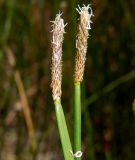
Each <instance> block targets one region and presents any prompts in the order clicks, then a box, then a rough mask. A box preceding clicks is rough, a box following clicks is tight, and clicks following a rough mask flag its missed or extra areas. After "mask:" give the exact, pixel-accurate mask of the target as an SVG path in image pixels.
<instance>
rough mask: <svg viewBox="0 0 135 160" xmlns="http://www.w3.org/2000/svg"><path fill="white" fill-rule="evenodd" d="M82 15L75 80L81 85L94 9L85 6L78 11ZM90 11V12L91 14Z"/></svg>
mask: <svg viewBox="0 0 135 160" xmlns="http://www.w3.org/2000/svg"><path fill="white" fill-rule="evenodd" d="M76 10H77V11H78V13H79V14H80V17H79V24H78V33H77V40H76V49H77V51H76V57H75V73H74V79H75V82H76V83H79V82H81V81H82V80H83V74H84V68H85V60H86V52H87V40H88V37H89V29H91V26H90V24H91V23H92V21H91V17H92V16H93V13H92V9H91V7H90V5H88V6H85V5H84V6H83V7H82V8H80V6H78V9H76ZM89 10H90V12H89Z"/></svg>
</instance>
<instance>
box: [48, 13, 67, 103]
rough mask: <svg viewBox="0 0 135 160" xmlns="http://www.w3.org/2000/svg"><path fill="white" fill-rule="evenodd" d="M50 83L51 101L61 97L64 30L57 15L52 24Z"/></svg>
mask: <svg viewBox="0 0 135 160" xmlns="http://www.w3.org/2000/svg"><path fill="white" fill-rule="evenodd" d="M52 23H53V25H52V27H53V30H52V81H51V88H52V94H53V100H56V99H58V98H60V97H61V80H62V43H63V39H64V37H63V34H64V33H65V30H64V27H65V25H64V20H63V19H62V18H61V14H60V13H59V14H57V15H56V18H55V21H53V22H52Z"/></svg>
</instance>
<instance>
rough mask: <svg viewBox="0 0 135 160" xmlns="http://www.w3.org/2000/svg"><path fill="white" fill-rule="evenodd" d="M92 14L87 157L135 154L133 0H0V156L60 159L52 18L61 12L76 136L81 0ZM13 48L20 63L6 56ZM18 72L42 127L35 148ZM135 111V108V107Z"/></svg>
mask: <svg viewBox="0 0 135 160" xmlns="http://www.w3.org/2000/svg"><path fill="white" fill-rule="evenodd" d="M83 3H84V4H89V3H91V4H92V8H93V13H94V15H95V16H94V17H93V18H92V21H93V24H92V29H91V30H90V37H89V42H88V44H89V45H88V52H87V61H86V68H85V76H84V81H83V84H82V151H83V159H88V160H99V159H100V160H135V151H134V150H135V119H134V118H135V117H134V112H135V107H133V106H132V102H133V99H134V98H135V19H134V17H135V1H133V0H128V1H123V0H110V1H108V0H91V1H88V0H78V1H75V0H0V160H34V159H35V160H62V159H63V153H62V151H61V144H60V140H59V134H58V130H57V124H56V117H55V110H54V105H53V101H52V95H51V89H50V83H51V82H50V81H51V32H50V31H51V29H52V28H51V23H50V21H51V20H54V18H55V15H56V13H58V11H59V10H61V11H62V12H63V18H64V20H65V22H68V25H67V26H66V28H65V30H66V34H65V38H64V44H63V82H62V83H63V84H62V103H63V108H64V112H65V114H66V119H67V123H68V128H69V130H70V135H71V140H72V137H73V132H72V131H73V94H74V91H73V68H74V55H75V38H76V33H77V22H78V21H77V19H78V14H77V12H76V7H77V4H79V5H80V6H82V4H83ZM5 48H9V49H10V50H11V51H12V52H13V54H14V55H15V59H16V66H15V67H11V66H10V65H9V59H8V57H7V56H6V55H5V54H6V53H5ZM15 69H17V70H19V72H20V74H21V78H22V81H23V84H24V88H25V92H26V94H27V98H28V102H29V105H30V109H31V113H32V119H33V124H34V128H35V132H36V140H37V149H36V151H35V152H34V153H33V152H32V151H31V144H30V140H29V136H28V130H27V127H26V123H25V120H24V115H23V112H22V107H21V106H22V104H21V101H20V96H19V92H18V88H17V86H16V82H15V79H14V72H15ZM133 111H134V112H133Z"/></svg>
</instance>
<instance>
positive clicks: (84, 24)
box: [51, 5, 93, 160]
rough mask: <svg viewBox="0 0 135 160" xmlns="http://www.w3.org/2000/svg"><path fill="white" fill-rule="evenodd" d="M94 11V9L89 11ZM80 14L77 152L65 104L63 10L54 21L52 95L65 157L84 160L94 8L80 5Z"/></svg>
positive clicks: (75, 134) (67, 159)
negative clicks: (84, 97) (84, 86)
mask: <svg viewBox="0 0 135 160" xmlns="http://www.w3.org/2000/svg"><path fill="white" fill-rule="evenodd" d="M89 10H90V12H89ZM77 11H78V13H79V14H80V18H79V24H78V33H77V40H76V57H75V69H74V71H75V73H74V90H75V95H74V98H75V99H74V101H75V104H74V153H73V151H72V147H71V142H70V137H69V133H68V129H67V125H66V120H65V116H64V112H63V108H62V105H61V93H62V91H61V83H62V44H63V39H64V33H65V29H64V28H65V24H64V20H63V19H62V18H61V13H59V14H57V15H56V18H55V20H54V21H52V23H53V24H52V27H53V29H52V68H51V69H52V73H51V75H52V80H51V88H52V96H53V101H54V105H55V112H56V118H57V124H58V130H59V134H60V140H61V144H62V149H63V153H64V158H65V160H81V156H82V152H81V82H82V80H83V74H84V68H85V60H86V52H87V40H88V37H89V32H88V31H89V29H91V28H90V24H91V16H93V14H92V10H91V7H90V5H88V6H85V5H84V6H83V7H82V8H81V7H79V9H77Z"/></svg>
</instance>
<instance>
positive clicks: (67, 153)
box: [54, 99, 74, 160]
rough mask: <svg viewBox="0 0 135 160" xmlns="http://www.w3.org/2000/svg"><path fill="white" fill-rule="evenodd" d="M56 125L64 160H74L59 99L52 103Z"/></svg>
mask: <svg viewBox="0 0 135 160" xmlns="http://www.w3.org/2000/svg"><path fill="white" fill-rule="evenodd" d="M54 103H55V112H56V118H57V124H58V129H59V134H60V140H61V144H62V149H63V153H64V158H65V160H74V157H73V155H72V152H73V151H72V147H71V142H70V138H69V134H68V129H67V125H66V120H65V116H64V112H63V109H62V106H61V102H60V99H57V100H55V101H54Z"/></svg>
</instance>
